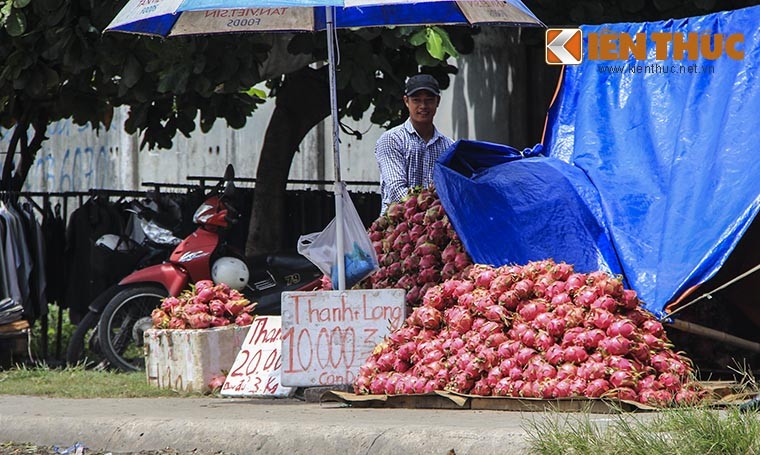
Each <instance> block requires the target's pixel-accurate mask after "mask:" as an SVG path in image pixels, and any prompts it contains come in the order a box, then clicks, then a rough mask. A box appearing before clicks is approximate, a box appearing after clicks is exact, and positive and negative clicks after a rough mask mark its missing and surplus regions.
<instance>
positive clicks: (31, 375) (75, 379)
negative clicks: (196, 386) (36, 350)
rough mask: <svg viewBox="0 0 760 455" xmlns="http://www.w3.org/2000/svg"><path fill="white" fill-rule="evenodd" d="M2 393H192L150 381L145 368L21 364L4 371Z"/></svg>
mask: <svg viewBox="0 0 760 455" xmlns="http://www.w3.org/2000/svg"><path fill="white" fill-rule="evenodd" d="M0 395H36V396H46V397H55V398H137V397H183V396H192V395H191V394H187V393H180V392H174V391H171V390H167V389H159V388H157V387H155V386H151V385H148V382H147V380H146V377H145V372H135V373H120V372H114V371H94V370H87V369H85V368H84V367H82V366H77V367H70V368H65V369H53V368H48V367H46V366H39V367H34V368H31V367H24V366H20V367H17V368H15V369H12V370H6V371H0ZM195 396H197V394H195Z"/></svg>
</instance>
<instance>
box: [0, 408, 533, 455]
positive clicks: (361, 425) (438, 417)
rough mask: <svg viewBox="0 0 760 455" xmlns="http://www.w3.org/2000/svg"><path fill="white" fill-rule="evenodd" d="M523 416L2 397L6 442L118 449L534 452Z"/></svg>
mask: <svg viewBox="0 0 760 455" xmlns="http://www.w3.org/2000/svg"><path fill="white" fill-rule="evenodd" d="M521 420H522V416H521V415H520V414H519V413H508V412H498V411H469V410H446V411H443V410H415V409H352V408H345V407H336V406H330V407H327V406H319V405H313V404H307V403H300V402H299V403H294V402H282V401H274V400H244V399H234V400H229V399H212V398H209V399H195V398H191V399H174V398H171V399H119V400H115V399H107V400H106V399H99V400H70V399H49V398H48V399H46V398H37V397H7V396H3V397H0V442H2V441H14V442H30V443H35V444H38V445H58V446H64V447H68V446H70V445H72V444H74V443H75V442H82V443H84V444H85V445H86V446H87V447H89V448H91V449H98V450H104V451H113V452H116V453H129V452H138V451H141V450H160V449H163V448H167V447H170V448H173V449H177V450H179V451H183V452H185V451H186V452H192V451H193V450H196V451H200V452H205V453H214V452H219V451H223V452H225V454H239V455H244V454H246V455H247V454H268V455H270V454H351V455H353V454H367V455H381V454H398V453H410V454H431V455H446V454H450V453H452V451H453V453H455V454H457V455H463V454H469V455H479V454H489V455H492V454H499V453H509V454H517V453H527V445H526V443H525V433H524V431H523V430H522V427H521Z"/></svg>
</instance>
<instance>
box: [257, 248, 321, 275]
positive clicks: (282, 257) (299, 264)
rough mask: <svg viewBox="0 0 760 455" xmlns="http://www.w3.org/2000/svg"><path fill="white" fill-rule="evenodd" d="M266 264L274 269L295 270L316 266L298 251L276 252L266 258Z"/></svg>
mask: <svg viewBox="0 0 760 455" xmlns="http://www.w3.org/2000/svg"><path fill="white" fill-rule="evenodd" d="M267 264H269V266H270V267H272V268H274V269H279V270H287V271H291V270H292V271H296V270H308V269H314V268H316V267H315V266H314V264H312V263H311V261H309V260H308V259H306V258H305V257H303V256H301V255H300V254H298V253H291V252H285V253H276V254H273V255H271V256H269V257H268V258H267Z"/></svg>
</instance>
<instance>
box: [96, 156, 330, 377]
mask: <svg viewBox="0 0 760 455" xmlns="http://www.w3.org/2000/svg"><path fill="white" fill-rule="evenodd" d="M234 175H235V174H234V169H233V168H232V166H231V165H229V166H227V170H226V172H225V174H224V181H223V182H220V183H219V185H218V186H217V188H216V190H215V191H213V192H212V193H210V194H209V195H208V196H207V199H206V201H205V202H204V203H203V204H201V206H200V207H198V210H196V212H195V215H194V216H193V222H194V223H195V224H197V225H198V228H197V229H196V230H195V232H193V233H192V234H190V235H189V236H188V237H187V238H185V239H184V240H183V241H182V242H181V243H180V244H179V245H177V247H176V248H175V249H174V251H173V252H172V253H171V256H170V257H169V260H167V261H165V262H163V263H161V264H157V265H153V266H150V267H146V268H144V269H141V270H137V271H135V272H133V273H131V274H130V275H128V276H127V277H125V278H124V279H122V280H121V282H120V283H119V286H118V288H117V289H116V290H115V291H114V292H115V294H114V295H113V296H112V297H111V298H110V300H109V301H108V303H107V304H106V305H105V307H103V308H102V314H101V315H100V318H99V322H98V326H97V339H98V347H99V349H100V351H101V353H102V354H103V355H104V356H105V358H106V359H107V360H108V361H109V363H110V365H111V366H114V367H117V368H119V369H121V370H124V371H137V370H141V369H143V368H144V359H143V348H142V346H143V332H144V331H145V330H147V329H149V328H151V326H152V321H151V318H150V313H151V311H153V309H154V308H157V307H158V306H159V305H160V302H161V299H163V298H165V297H167V296H169V295H171V296H177V295H179V294H180V293H181V292H182V290H184V289H186V288H187V287H188V286H189V285H190V284H191V283H195V282H198V281H200V280H209V279H213V280H214V282H215V283H225V284H227V285H229V286H230V287H231V288H235V289H238V290H239V291H240V292H242V293H243V294H244V295H245V296H246V298H247V299H248V300H250V301H252V302H258V305H257V306H256V314H264V315H278V314H280V296H281V294H282V292H283V291H297V290H313V289H316V288H317V287H318V286H319V282H320V277H321V276H322V273H321V272H320V271H319V269H317V268H316V267H315V266H314V265H313V264H312V263H311V262H309V261H308V260H307V259H306V258H304V257H303V256H301V255H299V254H297V253H282V254H279V253H278V254H274V255H264V256H256V257H245V256H244V255H243V254H241V252H240V251H239V250H238V249H236V248H235V247H233V246H231V245H229V244H228V243H227V242H226V240H225V234H226V233H227V232H228V229H229V228H230V227H231V225H232V224H234V223H236V222H237V219H238V218H239V215H238V214H239V212H238V211H237V209H236V208H235V206H234V203H233V201H234V196H235V187H234V184H233V183H232V181H233V179H234ZM222 185H224V191H220V190H221V188H222ZM91 311H93V308H92V307H91Z"/></svg>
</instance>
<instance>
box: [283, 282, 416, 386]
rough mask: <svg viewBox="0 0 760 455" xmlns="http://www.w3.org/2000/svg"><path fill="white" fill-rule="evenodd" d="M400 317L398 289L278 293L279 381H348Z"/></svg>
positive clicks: (293, 383)
mask: <svg viewBox="0 0 760 455" xmlns="http://www.w3.org/2000/svg"><path fill="white" fill-rule="evenodd" d="M405 316H406V315H405V304H404V291H403V290H401V289H369V290H357V291H319V292H283V293H282V352H283V371H282V383H283V384H287V385H288V386H304V387H309V386H316V385H335V384H351V383H353V382H354V379H356V376H357V374H358V372H359V367H360V366H362V365H363V364H364V362H365V361H366V360H367V357H369V355H370V354H371V353H372V351H373V349H375V346H377V344H378V343H380V342H381V341H382V340H383V338H384V337H385V336H386V335H388V334H389V333H390V332H391V331H393V330H395V329H397V328H398V327H401V324H402V323H403V322H404V318H405Z"/></svg>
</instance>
